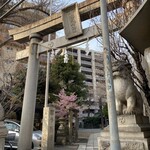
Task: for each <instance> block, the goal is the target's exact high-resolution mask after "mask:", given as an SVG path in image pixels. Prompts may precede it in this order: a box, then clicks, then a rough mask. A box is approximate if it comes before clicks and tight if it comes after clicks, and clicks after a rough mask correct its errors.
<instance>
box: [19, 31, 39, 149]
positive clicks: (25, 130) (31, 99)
mask: <svg viewBox="0 0 150 150" xmlns="http://www.w3.org/2000/svg"><path fill="white" fill-rule="evenodd" d="M40 41H41V36H40V35H39V34H36V33H34V34H31V36H30V54H29V58H28V68H27V75H26V83H25V91H24V98H23V108H22V116H21V129H20V135H19V143H18V150H30V149H31V144H32V132H33V124H34V114H35V104H36V93H37V82H38V70H39V59H38V58H37V49H38V44H35V43H37V42H40Z"/></svg>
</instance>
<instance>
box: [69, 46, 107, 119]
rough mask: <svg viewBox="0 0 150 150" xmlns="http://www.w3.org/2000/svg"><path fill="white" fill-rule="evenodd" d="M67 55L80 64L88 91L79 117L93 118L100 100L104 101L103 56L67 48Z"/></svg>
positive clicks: (93, 52) (79, 49) (80, 49)
mask: <svg viewBox="0 0 150 150" xmlns="http://www.w3.org/2000/svg"><path fill="white" fill-rule="evenodd" d="M67 53H68V55H71V56H73V57H74V60H76V61H77V62H78V63H79V64H80V66H81V67H80V71H81V72H82V73H83V74H85V76H86V80H85V83H86V85H87V86H88V90H89V95H88V99H87V100H86V101H87V102H86V104H87V105H85V106H84V111H81V112H80V117H87V116H93V115H94V114H95V113H97V112H98V110H99V105H100V99H101V100H102V101H106V90H105V79H104V65H103V54H102V53H98V52H95V51H90V52H89V53H87V52H86V50H85V49H82V48H69V49H67Z"/></svg>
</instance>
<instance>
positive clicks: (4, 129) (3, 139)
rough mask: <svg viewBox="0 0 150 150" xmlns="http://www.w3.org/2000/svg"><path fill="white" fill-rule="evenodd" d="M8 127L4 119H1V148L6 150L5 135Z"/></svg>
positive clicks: (0, 149)
mask: <svg viewBox="0 0 150 150" xmlns="http://www.w3.org/2000/svg"><path fill="white" fill-rule="evenodd" d="M7 133H8V131H7V129H6V127H5V125H4V122H3V121H0V150H4V145H5V137H6V136H7Z"/></svg>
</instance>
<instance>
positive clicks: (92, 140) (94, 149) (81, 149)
mask: <svg viewBox="0 0 150 150" xmlns="http://www.w3.org/2000/svg"><path fill="white" fill-rule="evenodd" d="M89 130H90V129H89ZM99 131H100V130H99ZM84 132H86V131H84ZM97 132H98V131H97ZM99 135H100V132H98V133H92V132H91V134H90V135H89V137H87V139H80V137H79V141H78V142H77V143H73V144H72V145H66V146H55V150H98V141H97V137H99Z"/></svg>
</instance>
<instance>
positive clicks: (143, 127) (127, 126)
mask: <svg viewBox="0 0 150 150" xmlns="http://www.w3.org/2000/svg"><path fill="white" fill-rule="evenodd" d="M118 128H119V138H120V144H121V150H149V149H150V123H149V118H148V117H145V116H142V115H137V116H136V115H125V116H124V115H123V116H118ZM109 137H110V136H109V127H106V128H105V129H104V130H103V131H102V132H101V134H100V137H99V138H98V147H99V150H110V142H109V141H110V139H109Z"/></svg>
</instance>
